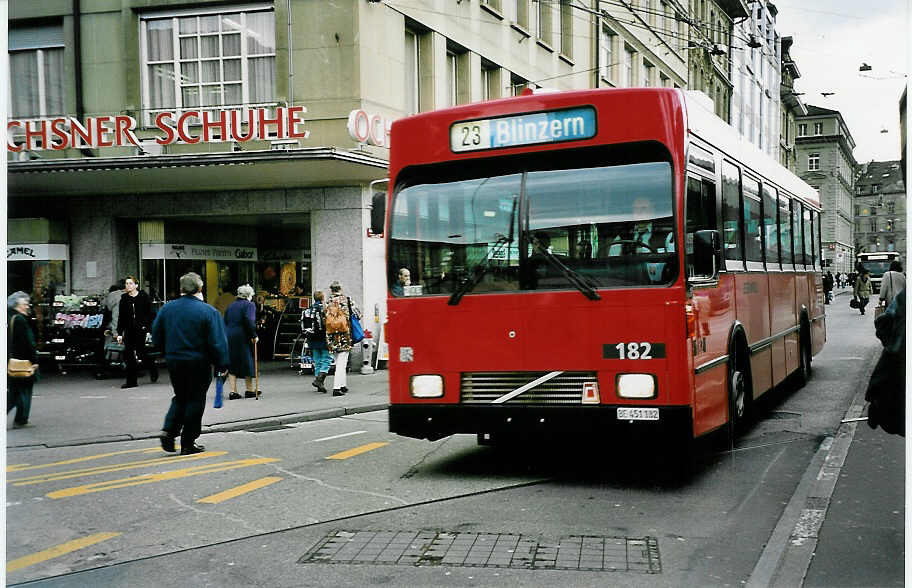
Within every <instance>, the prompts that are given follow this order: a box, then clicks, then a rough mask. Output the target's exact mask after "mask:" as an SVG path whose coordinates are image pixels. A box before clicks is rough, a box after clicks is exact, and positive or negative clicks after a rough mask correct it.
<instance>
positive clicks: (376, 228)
mask: <svg viewBox="0 0 912 588" xmlns="http://www.w3.org/2000/svg"><path fill="white" fill-rule="evenodd" d="M385 222H386V192H374V196H373V198H372V199H371V226H370V234H371V235H373V236H382V235H383V224H384V223H385Z"/></svg>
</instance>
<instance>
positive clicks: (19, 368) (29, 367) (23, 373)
mask: <svg viewBox="0 0 912 588" xmlns="http://www.w3.org/2000/svg"><path fill="white" fill-rule="evenodd" d="M15 318H16V317H12V318H11V319H10V341H12V340H13V321H14V320H15ZM36 369H38V366H37V365H36V364H34V363H32V362H31V361H29V360H27V359H15V358H12V357H11V358H9V359H8V360H7V362H6V375H7V377H10V378H31V377H32V376H34V375H35V370H36Z"/></svg>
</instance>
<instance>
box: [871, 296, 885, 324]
mask: <svg viewBox="0 0 912 588" xmlns="http://www.w3.org/2000/svg"><path fill="white" fill-rule="evenodd" d="M886 310H887V303H886V301H885V300H881V301H880V302H878V303H877V306H875V307H874V320H875V321H876V320H877V317H879V316H880V315H882V314H883V313H884V312H885V311H886Z"/></svg>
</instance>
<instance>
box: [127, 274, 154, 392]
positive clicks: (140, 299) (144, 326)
mask: <svg viewBox="0 0 912 588" xmlns="http://www.w3.org/2000/svg"><path fill="white" fill-rule="evenodd" d="M154 319H155V312H154V311H153V310H152V299H151V298H150V297H149V295H148V294H146V293H145V292H144V291H143V290H140V288H139V282H138V281H137V280H136V278H134V277H133V276H127V277H126V278H125V279H124V293H123V295H121V297H120V303H119V304H118V310H117V342H118V343H123V346H124V363H126V366H127V381H126V382H125V383H124V384H123V385H122V386H121V388H135V387H136V386H138V385H139V384H137V382H136V362H137V358H138V359H139V360H140V361H142V362H143V365H145V366H146V368H147V369H148V370H149V379H151V380H152V383H153V384H154V383H155V382H157V381H158V366H156V365H155V360H154V359H153V358H150V357H149V355H148V354H147V353H146V335H147V334H148V333H149V332H150V330H151V328H152V321H153V320H154Z"/></svg>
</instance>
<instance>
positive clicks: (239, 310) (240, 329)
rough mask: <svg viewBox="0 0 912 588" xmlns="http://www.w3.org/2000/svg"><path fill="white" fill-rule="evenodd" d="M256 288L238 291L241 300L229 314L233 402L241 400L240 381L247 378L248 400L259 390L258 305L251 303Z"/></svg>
mask: <svg viewBox="0 0 912 588" xmlns="http://www.w3.org/2000/svg"><path fill="white" fill-rule="evenodd" d="M251 298H253V288H252V287H251V286H250V285H249V284H244V285H243V286H241V287H240V288H238V289H237V300H235V301H234V302H232V303H231V305H230V306H229V307H228V310H226V311H225V331H226V333H227V335H228V359H229V363H228V383H229V385H230V387H231V394H229V395H228V399H229V400H236V399H238V398H240V397H241V395H240V394H238V391H237V379H238V378H244V383H245V388H246V390H245V392H244V396H245V397H246V398H254V397H255V396H256V390H255V389H254V385H253V377H254V376H255V375H256V366H255V365H254V359H253V345H256V343H257V340H258V339H257V335H256V305H255V304H254V303H253V302H251V301H250V300H251Z"/></svg>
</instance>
